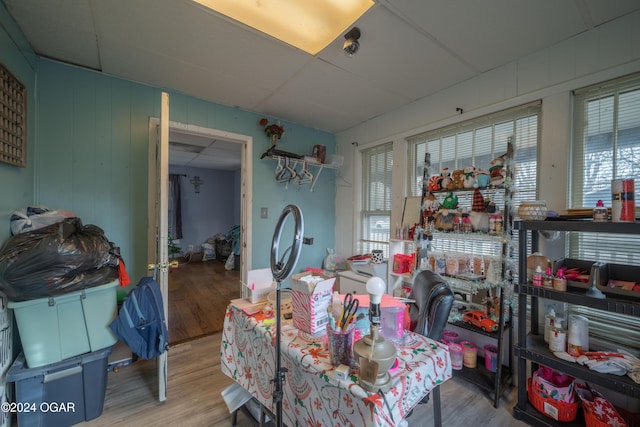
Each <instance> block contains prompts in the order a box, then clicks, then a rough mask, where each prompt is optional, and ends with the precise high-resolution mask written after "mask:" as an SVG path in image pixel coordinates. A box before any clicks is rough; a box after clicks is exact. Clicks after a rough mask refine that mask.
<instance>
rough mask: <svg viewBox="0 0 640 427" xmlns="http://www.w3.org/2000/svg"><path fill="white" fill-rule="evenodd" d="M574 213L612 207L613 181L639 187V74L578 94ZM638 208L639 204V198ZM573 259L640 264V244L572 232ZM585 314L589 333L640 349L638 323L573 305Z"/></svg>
mask: <svg viewBox="0 0 640 427" xmlns="http://www.w3.org/2000/svg"><path fill="white" fill-rule="evenodd" d="M573 103H574V105H573V110H574V117H573V142H572V181H571V200H570V205H571V207H572V208H589V209H590V208H593V207H594V206H595V205H596V202H597V201H598V200H602V201H603V202H604V204H605V206H609V207H610V206H611V180H612V179H621V178H634V179H635V182H636V194H638V188H637V186H638V184H639V183H640V74H635V75H631V76H626V77H622V78H620V79H616V80H612V81H608V82H604V83H601V84H597V85H593V86H589V87H587V88H583V89H580V90H577V91H575V94H574V100H573ZM635 203H636V207H637V206H638V200H637V199H636V202H635ZM568 256H569V257H570V258H576V259H582V260H588V261H596V260H597V261H604V262H611V263H615V264H628V265H640V239H639V238H638V236H628V235H624V234H597V233H570V236H569V245H568ZM570 310H571V311H572V312H575V313H580V314H584V315H586V316H587V317H588V318H589V320H590V334H591V335H594V336H595V337H596V338H600V339H603V340H605V341H611V340H613V341H614V342H615V343H620V344H622V345H624V346H626V347H630V348H635V349H640V326H639V325H638V322H637V318H629V317H628V316H621V315H617V314H614V313H606V312H602V311H599V310H593V309H588V310H587V309H585V308H584V307H579V306H572V307H571V308H570Z"/></svg>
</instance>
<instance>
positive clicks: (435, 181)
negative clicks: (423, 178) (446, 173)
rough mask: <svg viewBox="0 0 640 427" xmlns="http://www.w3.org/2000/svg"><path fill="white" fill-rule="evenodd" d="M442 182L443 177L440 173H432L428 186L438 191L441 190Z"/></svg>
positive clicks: (430, 189) (431, 189)
mask: <svg viewBox="0 0 640 427" xmlns="http://www.w3.org/2000/svg"><path fill="white" fill-rule="evenodd" d="M441 182H442V177H441V176H440V175H431V176H430V177H429V181H428V184H427V187H428V188H429V191H438V190H440V183H441Z"/></svg>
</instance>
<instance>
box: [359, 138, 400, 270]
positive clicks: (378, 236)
mask: <svg viewBox="0 0 640 427" xmlns="http://www.w3.org/2000/svg"><path fill="white" fill-rule="evenodd" d="M360 155H361V165H362V187H361V188H362V194H361V209H360V214H359V223H360V233H359V235H360V238H359V239H358V252H359V253H371V251H373V250H374V249H380V250H382V251H383V256H384V257H385V258H386V257H388V256H389V239H390V237H391V234H390V232H391V229H392V227H391V213H392V209H393V199H392V195H393V191H392V190H393V188H392V185H393V176H392V175H393V161H394V159H393V142H392V141H389V142H386V143H383V144H379V145H376V146H375V147H370V148H365V149H363V150H362V151H361V152H360ZM380 155H383V156H384V161H383V168H382V169H381V170H378V172H381V173H383V174H384V177H383V183H386V185H384V188H383V191H384V196H383V198H382V200H378V201H374V200H371V195H372V194H373V193H372V192H373V191H374V190H373V189H372V188H371V186H372V185H373V184H374V182H372V176H371V174H370V172H371V161H372V158H373V157H374V156H380ZM375 182H376V183H380V181H375ZM380 203H382V204H383V205H384V206H383V208H382V209H381V208H380V206H374V205H379V204H380ZM385 220H386V227H385V224H383V225H382V227H380V228H379V229H380V232H375V233H372V232H371V230H372V229H374V230H377V229H378V228H377V227H376V225H377V224H376V223H377V222H381V221H382V222H384V221H385ZM385 231H386V233H385ZM374 234H375V235H374Z"/></svg>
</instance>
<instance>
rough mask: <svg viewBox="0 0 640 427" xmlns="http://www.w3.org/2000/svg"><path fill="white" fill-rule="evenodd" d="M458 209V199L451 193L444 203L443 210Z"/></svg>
mask: <svg viewBox="0 0 640 427" xmlns="http://www.w3.org/2000/svg"><path fill="white" fill-rule="evenodd" d="M457 207H458V197H456V196H455V195H454V194H453V193H449V194H448V195H447V197H445V198H444V200H443V201H442V209H443V210H447V209H456V208H457Z"/></svg>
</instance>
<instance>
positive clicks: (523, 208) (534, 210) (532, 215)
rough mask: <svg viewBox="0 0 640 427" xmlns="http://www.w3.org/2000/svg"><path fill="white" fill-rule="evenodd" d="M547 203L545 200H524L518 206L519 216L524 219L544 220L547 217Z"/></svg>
mask: <svg viewBox="0 0 640 427" xmlns="http://www.w3.org/2000/svg"><path fill="white" fill-rule="evenodd" d="M547 212H548V210H547V203H546V202H545V201H544V200H533V201H529V202H522V203H520V206H519V207H518V216H519V217H520V219H522V220H523V221H543V220H545V219H546V218H547Z"/></svg>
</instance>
